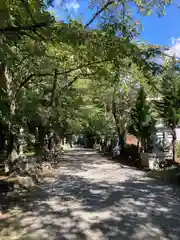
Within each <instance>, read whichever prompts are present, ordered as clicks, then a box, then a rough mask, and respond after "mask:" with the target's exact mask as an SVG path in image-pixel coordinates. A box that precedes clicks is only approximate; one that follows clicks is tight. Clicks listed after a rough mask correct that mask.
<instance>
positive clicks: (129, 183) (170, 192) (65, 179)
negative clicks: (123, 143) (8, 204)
mask: <svg viewBox="0 0 180 240" xmlns="http://www.w3.org/2000/svg"><path fill="white" fill-rule="evenodd" d="M68 157H70V158H73V159H71V160H69V162H70V163H69V162H68V161H67V162H66V163H65V162H64V163H63V164H64V165H63V164H62V165H63V166H62V165H61V167H62V169H63V170H62V172H61V173H60V175H59V176H58V178H57V179H56V180H55V181H52V182H50V181H47V182H46V183H44V184H43V185H42V186H41V187H40V188H39V189H36V190H34V192H32V193H29V195H28V196H24V197H23V198H22V201H21V202H20V201H17V202H16V204H15V206H16V208H17V209H18V211H19V213H18V211H17V212H15V213H14V215H13V214H12V216H11V217H10V218H8V219H7V220H6V221H5V220H4V222H2V224H1V225H2V226H1V225H0V227H4V226H6V228H7V229H9V232H8V233H6V238H4V239H7V240H8V239H11V238H10V232H11V233H13V232H15V233H16V234H17V235H16V236H19V238H16V239H27V240H28V239H44V240H46V239H50V240H54V239H57V240H58V239H62V240H63V239H64V240H65V239H66V240H69V239H72V240H73V239H77V240H80V239H82V240H83V239H84V240H86V239H87V240H88V239H89V240H90V239H97V240H99V239H112V240H115V239H117V240H121V239H126V240H130V239H132V240H133V239H138V240H141V239H143V240H144V239H151V240H152V239H160V240H161V239H173V240H176V239H179V236H180V198H179V197H180V193H179V190H178V189H174V188H173V186H170V185H165V184H163V183H162V182H161V181H159V180H152V179H150V178H147V177H145V176H143V175H142V173H141V174H140V175H138V174H139V172H138V171H137V172H135V171H136V170H132V169H128V168H127V169H123V168H120V167H119V168H118V169H117V171H115V170H114V169H116V168H117V165H115V166H114V168H112V169H110V167H112V165H113V164H112V163H109V162H108V161H107V160H104V159H100V157H99V159H97V155H93V154H92V155H90V156H86V160H84V156H83V157H82V158H81V156H78V157H77V159H76V157H75V156H68ZM75 159H76V160H75ZM93 159H94V160H93ZM72 163H73V164H72ZM97 164H99V168H98V167H97ZM109 164H110V165H109ZM70 165H71V167H72V168H71V167H70ZM72 165H73V166H72ZM83 165H85V166H84V167H87V166H88V170H84V168H83V167H82V166H83ZM105 165H106V167H105ZM65 166H66V170H68V171H69V172H68V171H65ZM61 167H60V169H61ZM75 170H76V171H75ZM100 173H102V174H100ZM110 173H111V174H110ZM18 233H19V235H18ZM8 234H9V236H8ZM1 236H3V235H0V239H3V238H1Z"/></svg>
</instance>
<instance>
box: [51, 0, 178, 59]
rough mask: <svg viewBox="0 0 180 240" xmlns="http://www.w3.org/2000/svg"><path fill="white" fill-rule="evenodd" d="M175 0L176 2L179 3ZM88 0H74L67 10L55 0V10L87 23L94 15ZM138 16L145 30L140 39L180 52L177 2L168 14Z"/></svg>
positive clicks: (64, 17)
mask: <svg viewBox="0 0 180 240" xmlns="http://www.w3.org/2000/svg"><path fill="white" fill-rule="evenodd" d="M177 1H178V0H175V1H174V3H177ZM87 2H88V1H87V0H86V1H85V0H72V1H71V3H69V4H67V5H66V10H64V11H63V10H62V6H60V0H55V7H54V9H52V8H51V9H50V10H54V11H55V12H56V17H57V18H58V19H59V20H65V19H67V16H68V15H71V17H72V18H76V19H77V18H78V19H81V20H82V21H83V22H84V23H86V22H87V21H88V20H89V19H90V18H91V16H92V14H93V12H92V10H90V9H88V4H87ZM136 17H137V18H138V19H139V20H140V21H141V23H142V24H143V28H144V30H143V31H142V32H141V35H140V37H139V38H140V40H144V41H147V42H149V43H152V44H158V45H166V46H172V48H173V49H176V50H177V48H178V49H179V54H180V26H179V22H180V9H179V8H177V7H176V5H175V4H173V5H171V6H169V7H168V8H167V9H166V15H165V16H163V17H158V16H157V15H152V16H142V15H136Z"/></svg>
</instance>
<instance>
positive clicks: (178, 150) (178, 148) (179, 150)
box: [176, 142, 180, 158]
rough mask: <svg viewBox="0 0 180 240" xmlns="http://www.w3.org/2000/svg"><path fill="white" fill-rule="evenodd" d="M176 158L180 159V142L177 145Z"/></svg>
mask: <svg viewBox="0 0 180 240" xmlns="http://www.w3.org/2000/svg"><path fill="white" fill-rule="evenodd" d="M176 156H177V157H178V158H180V142H177V143H176Z"/></svg>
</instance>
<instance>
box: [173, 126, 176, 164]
mask: <svg viewBox="0 0 180 240" xmlns="http://www.w3.org/2000/svg"><path fill="white" fill-rule="evenodd" d="M172 132H173V133H172V161H173V163H175V162H176V129H175V127H173V128H172Z"/></svg>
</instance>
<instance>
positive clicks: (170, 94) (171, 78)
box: [155, 57, 180, 162]
mask: <svg viewBox="0 0 180 240" xmlns="http://www.w3.org/2000/svg"><path fill="white" fill-rule="evenodd" d="M176 67H177V63H176V60H175V58H174V57H173V58H172V60H171V61H170V62H169V63H168V66H167V68H166V71H165V73H164V76H163V78H162V81H161V90H160V92H161V100H159V101H155V106H156V108H157V111H158V113H159V116H160V117H161V118H162V119H163V120H164V123H165V124H166V125H167V126H169V127H171V129H172V132H173V136H172V146H173V161H174V162H175V145H176V131H175V128H176V126H177V124H178V123H179V120H180V83H179V74H178V72H177V70H176Z"/></svg>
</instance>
